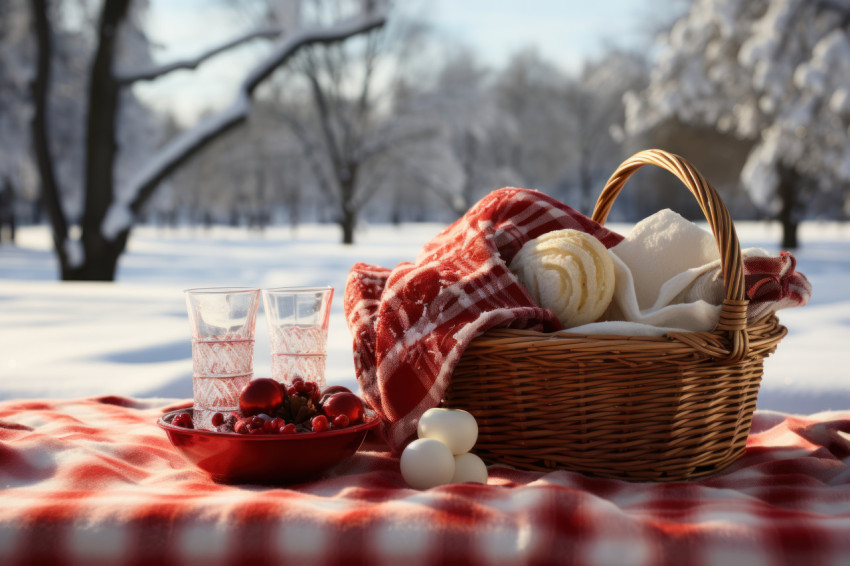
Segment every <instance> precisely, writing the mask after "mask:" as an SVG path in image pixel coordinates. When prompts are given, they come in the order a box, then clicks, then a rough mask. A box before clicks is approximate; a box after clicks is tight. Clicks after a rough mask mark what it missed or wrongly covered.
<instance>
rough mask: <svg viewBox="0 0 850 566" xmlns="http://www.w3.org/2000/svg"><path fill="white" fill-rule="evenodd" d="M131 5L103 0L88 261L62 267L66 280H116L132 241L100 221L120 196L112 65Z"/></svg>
mask: <svg viewBox="0 0 850 566" xmlns="http://www.w3.org/2000/svg"><path fill="white" fill-rule="evenodd" d="M129 6H130V0H110V1H109V2H104V5H103V9H102V10H103V11H102V12H101V15H100V24H99V27H98V38H97V49H96V51H95V56H94V62H93V64H92V69H91V75H90V80H89V99H88V121H87V124H86V169H85V175H86V177H85V179H86V200H85V209H84V211H83V219H82V225H81V228H82V242H83V250H84V251H85V259H84V262H83V265H80V266H73V267H71V268H70V269H68V270H66V269H64V268H63V279H64V278H65V273H66V272H67V273H68V275H69V276H71V277H73V278H74V279H77V278H79V279H90V280H94V281H113V280H114V279H115V268H116V266H117V262H118V257H119V256H120V255H121V253H122V252H123V251H124V245H125V244H126V241H127V235H128V233H127V232H125V233H123V234H121V235H119V236H118V237H117V238H115V239H114V240H108V239H106V238H104V236H103V233H102V232H101V224H102V223H103V219H104V218H105V217H106V212H107V210H109V206H110V205H111V204H112V201H113V199H114V198H115V187H114V180H113V175H114V172H115V159H116V154H117V149H118V144H117V141H116V139H115V137H116V122H117V118H118V108H119V95H120V93H121V85H120V84H119V83H118V81H116V80H115V78H114V76H113V74H112V69H113V66H114V60H115V45H116V40H117V35H118V31H119V29H120V27H121V23H122V22H123V21H124V18H125V17H126V15H127V10H128V8H129Z"/></svg>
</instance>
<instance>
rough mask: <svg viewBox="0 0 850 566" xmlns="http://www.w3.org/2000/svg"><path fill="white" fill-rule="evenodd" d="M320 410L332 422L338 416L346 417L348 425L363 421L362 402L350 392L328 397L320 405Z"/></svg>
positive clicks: (341, 392)
mask: <svg viewBox="0 0 850 566" xmlns="http://www.w3.org/2000/svg"><path fill="white" fill-rule="evenodd" d="M322 410H323V411H324V412H325V414H326V415H327V416H328V418H329V419H330V420H332V421H333V420H334V419H335V418H337V417H338V416H340V415H345V416H347V417H348V422H349V424H357V423H359V422H360V421H362V420H363V413H364V408H363V401H361V400H360V397H358V396H357V395H355V394H354V393H351V392H350V391H349V392H346V391H340V392H339V393H334V394H332V395H329V396H328V397H327V398H326V399H325V401H324V403H323V404H322Z"/></svg>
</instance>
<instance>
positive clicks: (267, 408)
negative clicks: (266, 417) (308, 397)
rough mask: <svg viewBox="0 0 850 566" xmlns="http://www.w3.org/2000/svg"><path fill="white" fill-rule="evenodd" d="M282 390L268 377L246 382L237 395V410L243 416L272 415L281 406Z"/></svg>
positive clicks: (281, 387)
mask: <svg viewBox="0 0 850 566" xmlns="http://www.w3.org/2000/svg"><path fill="white" fill-rule="evenodd" d="M284 393H285V392H284V389H283V386H281V384H280V383H278V382H277V381H275V380H274V379H271V378H269V377H260V378H257V379H253V380H251V381H249V382H248V384H247V385H245V387H243V388H242V391H241V392H240V393H239V410H240V411H241V412H242V414H243V415H245V416H248V415H257V414H259V413H274V412H275V411H276V410H277V408H278V407H280V406H281V405H282V404H283V396H284Z"/></svg>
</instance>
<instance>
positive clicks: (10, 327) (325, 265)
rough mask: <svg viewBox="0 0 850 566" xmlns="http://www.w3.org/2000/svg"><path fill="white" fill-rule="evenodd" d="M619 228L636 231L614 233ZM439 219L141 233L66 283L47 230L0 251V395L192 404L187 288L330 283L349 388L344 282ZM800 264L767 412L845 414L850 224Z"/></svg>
mask: <svg viewBox="0 0 850 566" xmlns="http://www.w3.org/2000/svg"><path fill="white" fill-rule="evenodd" d="M611 227H612V228H614V229H615V230H618V231H620V232H621V233H625V232H627V231H628V226H622V225H612V226H611ZM440 228H441V226H438V225H434V224H414V225H403V226H400V227H394V226H369V227H366V228H364V229H362V230H361V231H360V232H359V233H358V234H357V236H358V243H357V245H355V246H350V247H346V246H342V245H340V244H338V243H337V241H338V238H339V233H338V231H337V228H336V227H334V226H320V225H312V226H302V227H299V228H298V230H297V232H294V233H293V232H292V231H291V230H290V229H288V228H275V229H270V230H267V231H266V232H265V234H263V235H258V234H250V233H246V232H245V231H244V230H241V229H240V230H233V229H227V228H215V229H213V230H212V231H209V232H208V231H205V230H203V229H201V228H194V229H193V228H184V229H179V230H160V229H157V228H151V227H141V228H138V229H136V230H135V231H134V233H133V238H132V239H131V241H130V246H129V250H128V253H127V254H126V255H125V256H124V257H123V258H122V260H121V263H120V266H119V273H118V282H117V283H61V282H58V281H56V266H55V261H54V259H53V254H52V252H51V249H50V237H49V233H48V232H47V230H46V229H45V228H42V227H25V228H23V229H21V230H20V231H19V239H18V246H17V247H11V246H9V245H3V246H0V400H5V399H15V398H37V397H80V396H94V395H105V394H116V395H129V396H135V397H167V398H188V397H191V395H192V379H191V373H192V364H191V345H190V341H189V325H188V322H187V318H186V306H185V303H184V299H183V292H182V291H183V290H184V289H187V288H191V287H208V286H256V287H272V286H284V285H287V286H295V285H332V286H333V287H334V288H335V289H336V296H335V298H334V304H333V309H332V319H331V329H330V343H329V356H328V374H327V376H328V381H329V382H330V383H340V384H344V385H348V386H350V387H351V386H355V380H354V369H353V364H352V361H351V339H350V335H349V333H348V329H347V328H346V325H345V321H344V318H343V313H342V294H343V290H344V285H345V277H346V274H347V272H348V270H349V268H350V267H351V265H352V264H353V263H355V262H356V261H365V262H369V263H374V264H378V265H384V266H388V267H392V266H394V265H396V264H397V263H399V262H401V261H409V260H413V259H414V258H415V256H416V253H417V250H418V248H419V246H421V245H422V244H423V243H424V242H425V241H427V240H428V239H429V238H430V237H432V236H433V235H434V234H436V233H437V232H438V231H439V230H440ZM737 229H738V234H739V237H740V239H741V243H742V246H743V247H750V246H760V247H764V248H767V249H769V250H776V249H777V247H776V243H777V242H778V241H779V227H778V226H776V225H770V224H762V223H739V224H737ZM801 237H802V242H803V246H804V247H803V248H802V249H800V250H798V252H797V253H796V254H795V255H796V256H797V259H798V269H799V270H800V271H802V272H803V273H805V274H806V275H807V276H808V277H809V279H810V280H811V281H812V284H813V286H814V296H813V299H812V301H811V303H810V304H809V305H808V306H806V307H803V308H799V309H791V310H787V311H783V312H781V313H780V319H781V320H782V322H783V324H785V325H786V326H788V328H789V335H788V337H787V338H785V340H783V342H782V343H780V345H779V349H778V351H777V353H776V354H775V355H774V356H772V357H771V358H770V359H768V361H767V363H766V366H765V375H764V381H763V383H762V389H761V392H760V396H759V408H762V409H774V410H780V411H785V412H792V413H813V412H817V411H820V410H825V409H850V379H848V378H850V292H848V290H850V225H841V224H820V223H808V224H805V225H804V226H803V228H802V232H801ZM255 371H256V373H257V374H258V375H268V374H269V373H270V362H269V347H268V335H267V332H266V327H265V318H264V316H263V315H262V311H261V314H260V317H259V318H258V321H257V343H256V351H255Z"/></svg>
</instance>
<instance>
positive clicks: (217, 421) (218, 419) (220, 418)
mask: <svg viewBox="0 0 850 566" xmlns="http://www.w3.org/2000/svg"><path fill="white" fill-rule="evenodd" d="M210 422H211V423H212V425H213V426H221V425H223V424H224V415H222V414H221V413H216V414H214V415H213V416H212V418H211V419H210Z"/></svg>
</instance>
